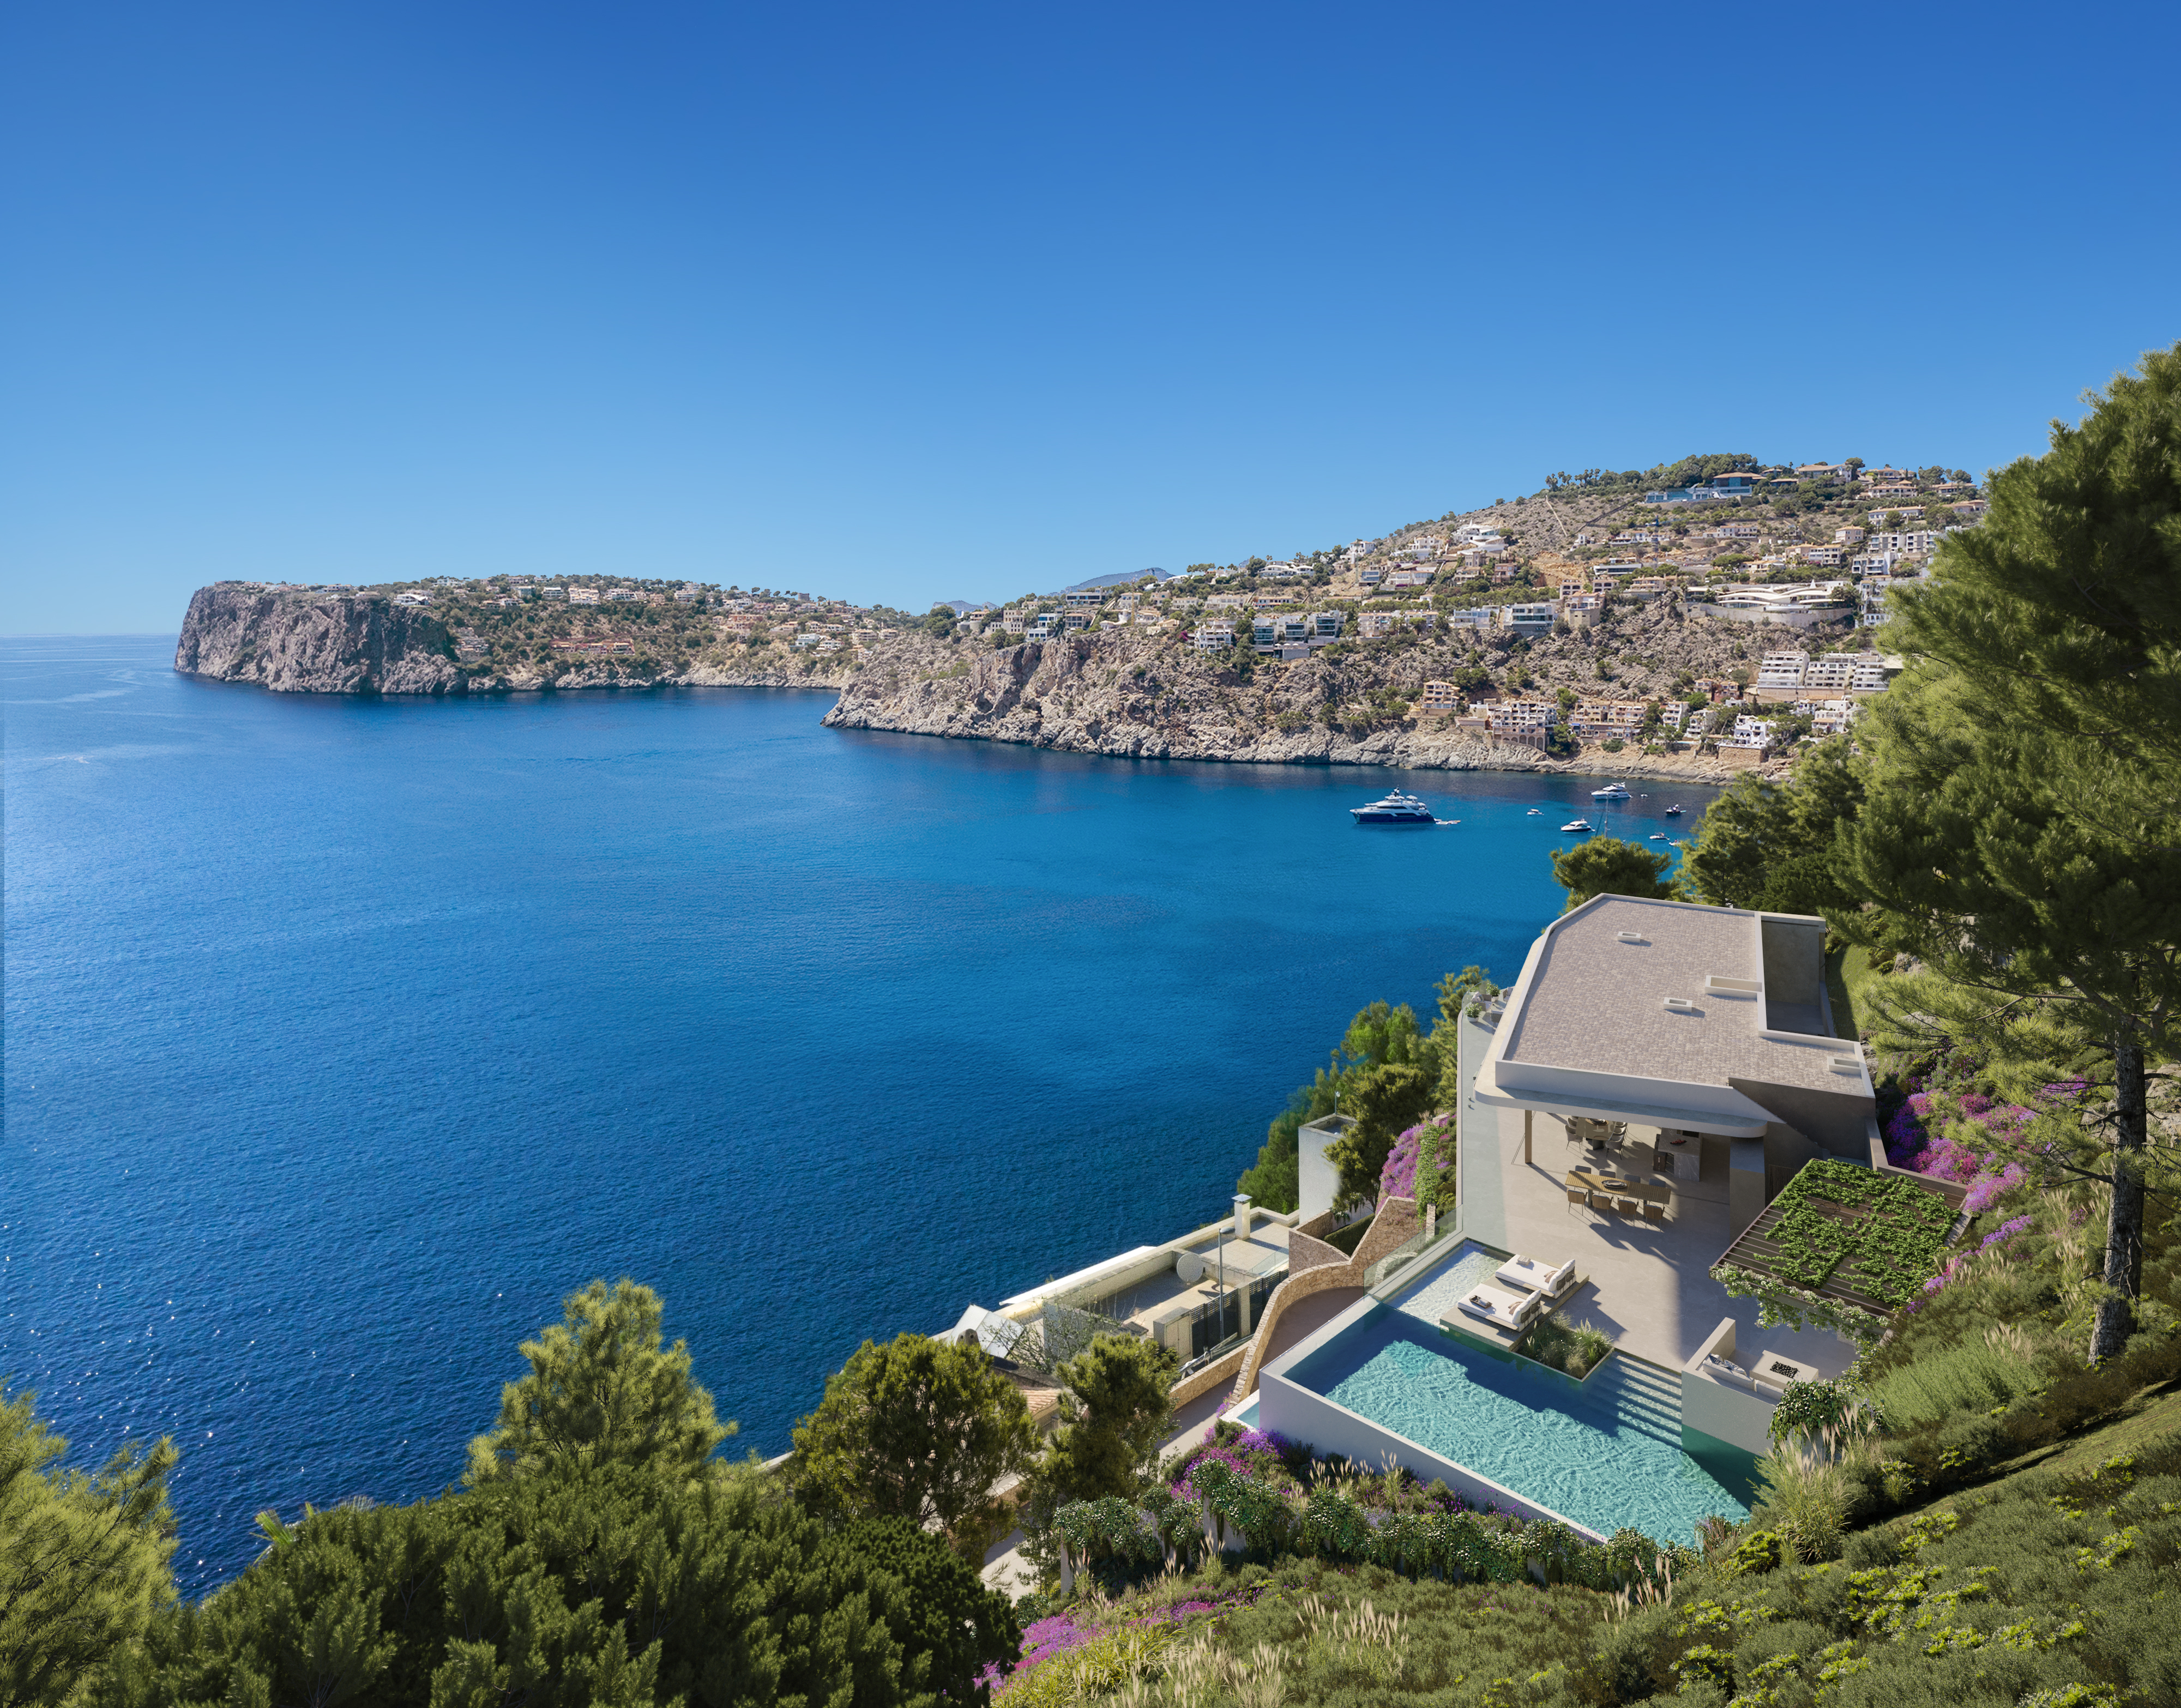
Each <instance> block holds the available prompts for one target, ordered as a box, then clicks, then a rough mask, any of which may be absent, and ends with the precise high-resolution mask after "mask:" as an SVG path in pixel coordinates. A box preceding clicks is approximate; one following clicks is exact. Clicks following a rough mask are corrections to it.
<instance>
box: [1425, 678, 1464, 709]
mask: <svg viewBox="0 0 2181 1708" xmlns="http://www.w3.org/2000/svg"><path fill="white" fill-rule="evenodd" d="M1416 708H1417V709H1418V710H1419V711H1424V712H1434V713H1437V712H1455V711H1459V710H1460V708H1461V693H1460V690H1459V689H1457V688H1456V687H1455V686H1454V684H1453V683H1451V682H1427V683H1425V684H1424V691H1423V692H1422V694H1421V695H1420V696H1418V697H1417V700H1416Z"/></svg>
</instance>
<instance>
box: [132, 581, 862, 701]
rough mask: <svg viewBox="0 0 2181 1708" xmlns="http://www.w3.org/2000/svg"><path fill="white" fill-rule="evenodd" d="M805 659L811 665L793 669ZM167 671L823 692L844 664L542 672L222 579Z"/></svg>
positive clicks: (292, 690) (334, 604)
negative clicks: (485, 664)
mask: <svg viewBox="0 0 2181 1708" xmlns="http://www.w3.org/2000/svg"><path fill="white" fill-rule="evenodd" d="M805 664H808V665H810V666H811V667H812V668H809V669H804V668H803V666H804V665H805ZM174 668H175V669H177V670H179V671H180V672H181V673H182V674H183V675H190V676H202V677H206V678H208V679H210V680H214V681H221V682H247V683H251V684H253V685H254V686H258V687H262V688H269V689H271V690H273V691H274V692H276V693H284V694H361V695H395V694H404V695H406V694H437V695H446V696H455V697H460V696H465V695H472V694H497V693H520V692H533V691H551V692H555V693H560V692H567V691H578V690H587V689H612V688H620V689H643V688H661V687H693V688H709V687H735V688H823V689H830V690H833V691H838V690H840V689H841V688H842V687H844V686H846V685H847V683H848V680H849V670H848V662H847V661H846V660H845V659H842V660H840V661H838V662H837V661H836V660H834V659H832V658H825V659H795V660H790V659H788V658H783V657H781V655H779V654H777V653H776V654H774V655H773V656H772V658H771V659H770V660H767V661H763V662H752V663H743V662H741V661H739V660H737V659H735V658H732V654H731V653H729V652H728V651H726V650H725V649H722V651H721V653H719V654H718V655H717V656H700V657H698V658H693V659H691V660H689V661H688V663H687V664H686V665H684V666H683V667H682V668H680V669H665V668H659V667H656V666H651V667H647V666H646V665H645V664H643V663H642V662H640V661H624V660H622V659H619V658H584V659H583V662H581V663H580V664H575V665H573V666H572V667H567V666H563V667H561V668H560V669H556V670H555V672H554V673H553V674H552V675H547V674H546V673H545V672H544V671H542V670H539V671H533V672H526V671H523V670H520V669H511V670H500V671H494V670H492V669H485V668H482V667H478V666H476V665H472V664H466V663H465V662H464V661H463V659H462V658H461V655H460V652H459V649H458V647H457V646H456V637H455V636H454V634H453V633H452V632H451V631H450V630H449V629H448V627H447V625H445V624H444V623H443V622H441V621H440V620H439V619H438V618H437V617H435V616H433V614H431V612H430V610H429V609H428V608H426V607H422V606H412V605H400V604H395V603H393V602H392V601H391V600H389V599H388V598H384V596H382V595H379V594H376V593H355V592H307V591H301V590H297V589H295V588H288V587H260V586H257V585H254V584H252V583H248V582H238V581H221V582H217V583H215V584H214V585H213V586H211V587H200V588H198V589H197V591H196V593H195V594H194V595H193V596H192V597H191V598H190V608H189V611H188V613H187V614H185V616H184V617H183V619H182V632H181V637H180V639H179V641H178V642H176V644H175V647H174Z"/></svg>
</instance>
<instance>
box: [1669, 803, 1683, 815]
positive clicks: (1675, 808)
mask: <svg viewBox="0 0 2181 1708" xmlns="http://www.w3.org/2000/svg"><path fill="white" fill-rule="evenodd" d="M1666 816H1667V817H1668V818H1680V817H1681V802H1678V801H1676V802H1674V804H1673V805H1672V806H1670V807H1667V808H1666Z"/></svg>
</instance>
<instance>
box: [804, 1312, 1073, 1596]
mask: <svg viewBox="0 0 2181 1708" xmlns="http://www.w3.org/2000/svg"><path fill="white" fill-rule="evenodd" d="M794 1442H795V1453H794V1457H793V1458H792V1460H791V1461H790V1462H789V1464H788V1479H789V1481H790V1482H791V1483H792V1485H794V1487H795V1489H796V1490H797V1492H798V1494H799V1495H800V1496H803V1499H804V1500H805V1501H808V1502H809V1504H810V1505H812V1506H813V1507H816V1508H818V1509H819V1510H820V1511H825V1512H837V1513H839V1514H842V1515H844V1516H846V1517H849V1518H907V1519H908V1520H910V1521H911V1522H912V1523H918V1524H935V1525H936V1526H937V1527H938V1528H939V1529H941V1530H943V1531H945V1532H946V1533H947V1538H948V1540H950V1541H951V1542H952V1544H953V1545H954V1546H955V1548H956V1549H957V1551H959V1552H960V1553H961V1554H962V1556H963V1557H964V1558H965V1559H977V1560H981V1559H982V1558H983V1556H984V1552H985V1550H986V1547H987V1546H989V1545H991V1539H992V1537H993V1535H994V1534H997V1525H998V1524H999V1521H1000V1512H999V1509H998V1507H997V1505H996V1503H995V1502H994V1501H993V1499H992V1489H993V1486H994V1485H996V1484H997V1483H998V1482H999V1481H1000V1480H1001V1479H1003V1478H1005V1477H1007V1476H1008V1475H1010V1474H1018V1473H1020V1472H1023V1471H1024V1470H1027V1469H1028V1468H1029V1466H1030V1457H1031V1455H1032V1454H1033V1452H1035V1449H1036V1445H1037V1432H1036V1431H1035V1430H1034V1429H1033V1428H1032V1427H1031V1425H1030V1407H1029V1405H1028V1403H1027V1402H1025V1401H1024V1398H1023V1397H1022V1394H1021V1391H1019V1389H1017V1388H1016V1386H1015V1385H1014V1384H1013V1382H1011V1381H1009V1380H1008V1378H1007V1377H1006V1375H1004V1374H1002V1372H1001V1371H999V1370H997V1369H993V1368H992V1367H991V1361H990V1360H989V1359H988V1358H986V1356H985V1353H984V1351H983V1349H982V1348H980V1347H978V1346H977V1345H976V1344H975V1342H968V1343H966V1344H964V1343H960V1342H947V1341H937V1340H933V1339H931V1338H930V1337H929V1336H925V1335H902V1336H897V1338H896V1339H894V1340H893V1341H892V1342H889V1343H888V1344H886V1345H885V1346H880V1345H878V1344H877V1343H876V1342H872V1341H865V1342H864V1343H863V1345H862V1346H860V1347H858V1348H857V1349H856V1351H855V1352H854V1353H852V1354H851V1355H850V1357H849V1358H848V1363H847V1364H845V1365H844V1366H842V1369H840V1370H839V1371H838V1372H837V1373H836V1374H835V1375H832V1376H831V1377H829V1378H828V1379H827V1380H826V1383H825V1398H824V1399H823V1400H822V1401H820V1403H819V1406H818V1409H817V1410H816V1411H815V1412H814V1413H812V1414H811V1415H810V1416H809V1417H807V1418H805V1419H803V1421H802V1422H801V1423H800V1424H798V1425H797V1426H796V1429H795V1432H794Z"/></svg>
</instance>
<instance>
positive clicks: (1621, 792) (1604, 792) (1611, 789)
mask: <svg viewBox="0 0 2181 1708" xmlns="http://www.w3.org/2000/svg"><path fill="white" fill-rule="evenodd" d="M1590 798H1591V799H1592V800H1593V801H1626V800H1627V799H1628V798H1629V796H1628V791H1626V789H1624V788H1622V787H1621V785H1620V784H1618V783H1608V784H1607V785H1605V786H1604V788H1603V789H1593V790H1592V791H1590Z"/></svg>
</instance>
